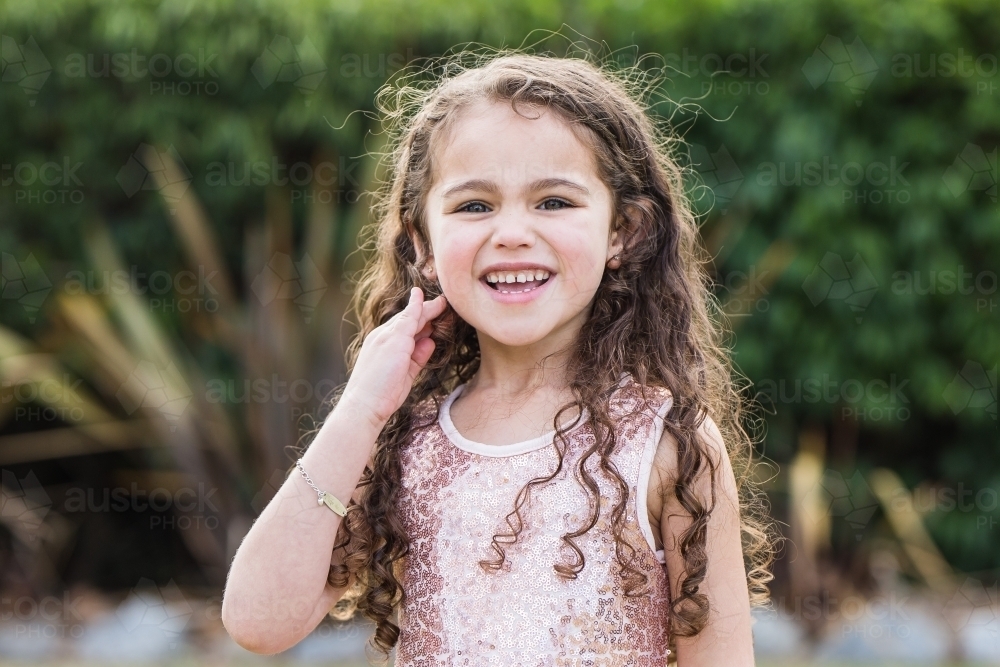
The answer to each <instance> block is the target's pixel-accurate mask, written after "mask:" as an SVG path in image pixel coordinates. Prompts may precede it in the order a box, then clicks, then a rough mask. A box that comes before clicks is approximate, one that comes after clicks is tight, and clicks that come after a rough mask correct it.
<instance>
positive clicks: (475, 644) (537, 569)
mask: <svg viewBox="0 0 1000 667" xmlns="http://www.w3.org/2000/svg"><path fill="white" fill-rule="evenodd" d="M461 389H462V388H461V387H460V388H458V389H456V391H455V392H453V393H452V394H451V395H450V396H449V397H448V398H447V399H446V400H445V401H443V402H442V403H441V406H440V408H436V407H435V406H434V404H433V403H426V404H424V405H422V406H420V407H419V408H418V416H420V415H423V416H424V417H425V418H427V419H428V422H430V426H428V427H426V428H424V429H420V430H417V431H415V433H414V435H413V437H411V439H410V440H409V442H408V443H407V444H406V445H405V447H404V448H403V451H402V453H401V454H402V459H401V460H402V466H403V475H402V494H401V497H400V509H401V511H402V517H403V523H404V525H405V528H406V530H407V533H408V535H409V537H410V542H411V544H410V553H409V554H408V555H407V556H406V558H405V559H404V562H403V572H402V584H403V589H404V591H405V593H406V595H405V599H404V601H403V603H402V605H401V606H400V609H399V626H400V636H399V641H398V643H397V646H396V662H395V665H396V667H417V666H421V667H423V666H428V665H504V666H507V667H509V666H512V665H532V666H536V665H544V666H548V665H574V666H593V667H598V666H601V667H617V666H620V665H621V666H624V665H629V666H633V665H634V666H636V667H645V666H653V665H657V666H661V665H666V664H667V659H668V653H669V652H668V650H667V609H668V605H669V589H668V583H667V575H666V569H665V566H664V565H663V555H662V554H663V552H662V550H654V549H655V546H654V543H653V537H652V532H651V530H650V528H649V521H648V517H647V514H646V502H645V494H646V489H647V484H648V477H649V471H650V465H651V461H652V455H653V453H654V452H655V446H656V444H657V442H658V440H659V435H660V433H661V432H662V428H663V427H662V419H663V415H664V414H665V412H666V410H667V409H669V405H670V398H669V394H668V393H667V392H666V390H659V389H655V388H646V391H645V399H644V398H643V394H642V390H641V388H640V387H639V386H638V385H637V384H636V383H635V382H634V381H632V380H631V379H630V378H628V377H626V378H625V379H623V381H622V383H621V384H620V385H619V387H618V388H617V389H616V390H615V392H614V393H613V394H612V396H611V398H610V399H609V407H610V410H611V414H612V415H613V416H614V418H615V419H616V424H617V426H616V433H617V435H618V444H617V445H616V449H615V452H614V453H613V454H612V457H611V458H612V461H613V462H614V464H615V466H616V467H617V469H618V472H619V473H620V474H621V476H622V478H623V479H624V480H625V481H626V484H627V485H628V487H629V501H628V503H627V504H626V507H627V511H626V525H625V532H624V536H625V538H626V539H627V540H628V542H629V543H630V544H632V545H633V546H634V547H635V556H634V561H633V566H634V567H635V568H636V569H638V570H639V571H641V572H643V573H644V574H645V575H646V576H647V577H648V583H647V585H646V587H645V589H644V590H643V592H642V594H641V595H639V596H637V597H632V598H626V597H624V596H623V595H622V589H623V580H622V576H621V574H620V573H619V571H618V562H617V559H616V557H615V544H614V537H613V535H612V533H611V519H610V516H609V515H610V510H611V508H612V507H613V506H614V502H615V500H617V498H618V494H619V491H618V489H617V487H615V486H614V484H613V481H612V479H611V478H610V477H606V476H605V475H604V474H603V473H601V472H600V471H599V469H598V461H597V458H598V457H596V456H593V457H591V459H589V460H588V462H587V469H588V470H589V471H590V472H591V473H592V474H593V476H594V478H595V480H596V481H597V483H598V485H599V488H600V490H601V514H600V518H599V520H598V523H597V525H595V526H594V527H593V528H591V530H590V531H589V532H587V533H586V534H584V535H583V536H581V537H578V538H576V540H575V541H576V544H577V546H579V548H580V549H581V550H582V551H583V553H584V556H585V558H586V565H585V566H584V568H583V570H582V571H581V572H580V573H579V575H578V576H577V578H576V579H575V580H566V579H564V578H562V577H561V576H560V575H559V574H558V573H557V572H556V571H555V570H554V569H553V565H555V564H556V563H557V562H562V563H566V564H568V563H571V562H573V556H574V554H573V552H572V550H571V548H570V547H569V546H567V545H565V544H564V543H563V541H562V540H561V536H562V535H563V534H565V533H567V532H570V531H572V530H576V529H577V528H579V527H580V526H582V525H584V521H586V519H587V517H588V516H589V509H588V504H587V495H586V492H585V491H584V489H583V487H582V486H580V484H579V482H577V480H576V478H575V475H574V471H575V470H576V462H577V461H578V460H579V457H580V455H581V454H582V453H583V452H584V451H585V450H586V449H587V448H588V447H589V446H590V445H591V444H592V443H593V441H594V435H593V432H592V431H591V429H590V427H589V426H587V425H586V424H580V425H578V426H576V427H575V428H574V429H573V430H572V431H571V432H570V434H569V437H568V441H569V442H568V446H567V450H566V455H565V460H564V463H563V468H562V471H561V472H560V473H559V475H558V476H556V477H555V478H554V479H553V480H552V481H551V482H549V483H547V484H545V485H540V486H535V487H534V488H533V490H532V492H531V496H530V501H529V502H527V503H525V506H524V507H523V508H522V517H524V523H525V526H524V529H523V531H522V533H521V535H520V536H519V538H518V541H517V543H515V544H512V545H505V546H504V548H505V550H506V554H507V558H506V562H505V565H504V567H503V568H502V569H501V570H499V571H485V570H484V569H483V568H481V567H480V565H479V563H478V561H480V560H484V559H489V560H494V559H495V557H496V554H495V552H494V551H493V550H492V549H491V548H490V542H491V538H492V536H493V535H494V534H495V533H502V532H506V530H507V526H506V523H505V522H504V517H505V516H506V515H507V514H508V512H510V511H511V510H512V509H513V508H514V502H515V499H516V497H517V493H518V492H519V491H520V489H521V488H522V487H523V486H524V485H525V483H527V482H528V481H529V480H531V479H532V478H535V477H540V476H548V475H549V474H550V473H551V472H552V471H554V470H555V469H556V467H557V463H558V453H557V451H556V448H555V445H554V444H553V442H552V436H551V434H549V435H548V436H543V437H541V438H537V439H535V440H534V441H527V442H525V443H517V444H515V445H503V446H499V447H497V446H491V445H484V444H480V443H475V442H472V441H468V440H465V439H464V438H463V437H462V436H461V435H460V434H458V432H457V431H456V430H455V428H454V425H453V424H452V423H451V420H450V417H449V414H448V409H449V408H450V404H451V402H452V401H453V400H454V398H455V397H456V395H457V394H458V393H459V392H460V391H461ZM435 410H436V411H437V412H438V415H437V419H436V420H435V419H434V411H435ZM627 553H628V551H627V550H626V554H627Z"/></svg>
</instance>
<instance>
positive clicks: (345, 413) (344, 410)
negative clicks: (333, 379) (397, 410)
mask: <svg viewBox="0 0 1000 667" xmlns="http://www.w3.org/2000/svg"><path fill="white" fill-rule="evenodd" d="M333 414H334V415H336V416H337V417H338V418H339V419H343V420H345V421H346V423H348V424H351V425H355V426H357V425H362V426H365V427H367V428H368V429H370V430H371V431H372V432H373V437H376V438H377V437H378V434H379V433H381V432H382V429H383V428H384V427H385V425H386V422H387V421H388V420H386V419H383V418H381V417H379V415H378V413H376V412H375V410H373V409H372V408H371V407H370V406H369V404H368V403H367V402H365V401H364V399H363V397H360V396H358V394H357V392H354V391H350V390H346V391H344V393H343V394H342V395H341V397H340V400H339V401H338V402H337V407H336V408H334V411H333Z"/></svg>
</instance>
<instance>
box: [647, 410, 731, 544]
mask: <svg viewBox="0 0 1000 667" xmlns="http://www.w3.org/2000/svg"><path fill="white" fill-rule="evenodd" d="M698 436H699V439H700V440H701V442H702V444H703V447H704V449H703V451H704V452H705V453H706V458H707V461H706V462H705V465H704V466H703V469H702V471H701V473H702V474H698V475H697V476H696V478H695V483H694V491H695V492H696V493H698V494H699V495H702V494H705V495H704V496H703V497H705V498H706V499H707V498H708V497H709V496H710V495H711V477H710V476H709V475H708V474H705V473H707V472H708V471H709V470H710V469H714V470H715V471H716V479H717V480H720V479H721V480H724V479H725V478H726V477H730V478H731V477H732V472H731V469H730V466H729V456H728V454H727V453H726V445H725V442H724V441H723V438H722V433H721V432H720V431H719V427H718V426H717V425H716V423H715V421H714V420H713V419H712V418H711V417H710V416H708V415H706V416H705V419H704V420H703V421H702V423H701V425H700V426H699V428H698ZM678 461H679V443H678V442H677V438H676V437H675V436H674V434H673V433H671V430H670V428H669V427H668V428H664V429H663V435H662V436H660V441H659V443H657V447H656V452H655V454H654V456H653V465H652V470H651V471H650V480H649V494H648V495H647V509H648V511H649V519H650V523H651V524H653V528H654V534H655V533H656V532H657V531H656V530H655V529H656V528H657V527H658V526H659V524H660V519H661V516H662V514H663V502H664V499H665V498H666V499H667V501H668V502H670V501H671V499H673V502H674V503H676V502H677V501H676V498H675V497H674V492H673V489H674V485H675V483H676V480H677V475H678V465H679V464H678Z"/></svg>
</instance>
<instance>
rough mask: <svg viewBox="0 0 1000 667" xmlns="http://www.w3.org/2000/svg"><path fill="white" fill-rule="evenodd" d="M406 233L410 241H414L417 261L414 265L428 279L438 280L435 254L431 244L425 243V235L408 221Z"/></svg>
mask: <svg viewBox="0 0 1000 667" xmlns="http://www.w3.org/2000/svg"><path fill="white" fill-rule="evenodd" d="M406 234H407V236H409V237H410V242H411V243H413V249H414V252H415V253H416V256H417V257H416V261H415V262H414V265H415V266H416V267H417V268H418V269H419V270H420V272H421V273H422V274H423V275H424V277H425V278H427V279H428V280H431V281H433V280H436V279H437V273H436V271H435V268H434V254H433V252H431V251H430V247H429V244H425V243H424V239H423V235H422V234H420V233H419V232H417V230H416V228H415V227H414V226H413V223H411V222H407V223H406Z"/></svg>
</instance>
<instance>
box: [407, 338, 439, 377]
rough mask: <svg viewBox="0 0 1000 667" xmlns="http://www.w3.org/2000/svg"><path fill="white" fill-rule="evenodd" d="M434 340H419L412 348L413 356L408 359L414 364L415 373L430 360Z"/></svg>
mask: <svg viewBox="0 0 1000 667" xmlns="http://www.w3.org/2000/svg"><path fill="white" fill-rule="evenodd" d="M434 346H435V343H434V340H433V339H431V338H421V339H420V340H418V341H417V344H416V345H414V346H413V354H412V355H411V356H410V359H412V360H413V363H414V364H416V369H415V370H416V371H417V372H419V371H420V369H421V368H423V367H424V366H425V365H427V361H428V360H429V359H430V358H431V355H432V354H433V353H434Z"/></svg>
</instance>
